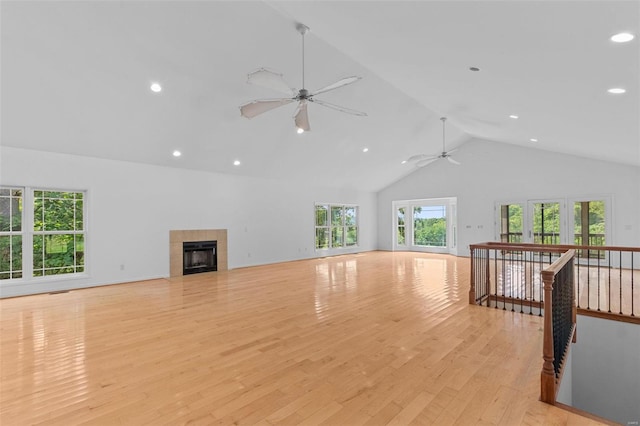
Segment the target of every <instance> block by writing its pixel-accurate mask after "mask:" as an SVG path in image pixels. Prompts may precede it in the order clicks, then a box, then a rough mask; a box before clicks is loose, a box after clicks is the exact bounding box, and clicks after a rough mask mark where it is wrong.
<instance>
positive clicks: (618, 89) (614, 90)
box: [607, 87, 626, 95]
mask: <svg viewBox="0 0 640 426" xmlns="http://www.w3.org/2000/svg"><path fill="white" fill-rule="evenodd" d="M607 92H609V93H613V94H614V95H619V94H621V93H625V92H626V90H625V89H623V88H621V87H613V88H611V89H609V90H607Z"/></svg>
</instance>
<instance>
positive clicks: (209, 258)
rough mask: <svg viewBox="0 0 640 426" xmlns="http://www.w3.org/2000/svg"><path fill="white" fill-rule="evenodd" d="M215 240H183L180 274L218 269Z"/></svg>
mask: <svg viewBox="0 0 640 426" xmlns="http://www.w3.org/2000/svg"><path fill="white" fill-rule="evenodd" d="M217 246H218V242H217V241H184V242H183V243H182V257H183V262H182V275H189V274H197V273H200V272H210V271H217V270H218V255H217Z"/></svg>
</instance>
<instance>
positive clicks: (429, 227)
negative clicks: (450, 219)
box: [413, 205, 447, 247]
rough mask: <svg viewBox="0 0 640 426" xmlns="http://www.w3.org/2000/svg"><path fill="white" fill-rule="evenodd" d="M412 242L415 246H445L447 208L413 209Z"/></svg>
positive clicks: (416, 207) (422, 207)
mask: <svg viewBox="0 0 640 426" xmlns="http://www.w3.org/2000/svg"><path fill="white" fill-rule="evenodd" d="M413 241H414V244H415V245H417V246H430V247H446V246H447V206H444V205H436V206H415V207H414V208H413Z"/></svg>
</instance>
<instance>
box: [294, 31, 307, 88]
mask: <svg viewBox="0 0 640 426" xmlns="http://www.w3.org/2000/svg"><path fill="white" fill-rule="evenodd" d="M296 30H298V32H299V33H300V34H301V35H302V88H301V89H300V95H302V91H303V90H304V88H305V87H304V36H305V34H307V31H309V27H307V26H306V25H304V24H301V23H298V24H297V25H296ZM305 92H306V90H305ZM303 99H304V98H303Z"/></svg>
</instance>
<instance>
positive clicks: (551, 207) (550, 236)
mask: <svg viewBox="0 0 640 426" xmlns="http://www.w3.org/2000/svg"><path fill="white" fill-rule="evenodd" d="M529 214H530V219H529V241H530V242H532V243H534V244H563V237H562V235H563V234H562V232H563V226H562V217H563V214H564V207H563V203H562V202H561V201H558V200H555V201H554V200H550V201H530V202H529Z"/></svg>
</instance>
